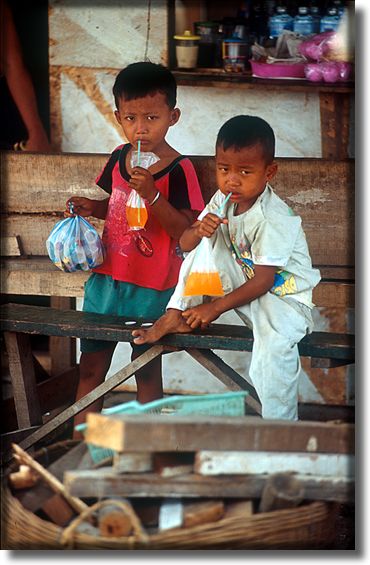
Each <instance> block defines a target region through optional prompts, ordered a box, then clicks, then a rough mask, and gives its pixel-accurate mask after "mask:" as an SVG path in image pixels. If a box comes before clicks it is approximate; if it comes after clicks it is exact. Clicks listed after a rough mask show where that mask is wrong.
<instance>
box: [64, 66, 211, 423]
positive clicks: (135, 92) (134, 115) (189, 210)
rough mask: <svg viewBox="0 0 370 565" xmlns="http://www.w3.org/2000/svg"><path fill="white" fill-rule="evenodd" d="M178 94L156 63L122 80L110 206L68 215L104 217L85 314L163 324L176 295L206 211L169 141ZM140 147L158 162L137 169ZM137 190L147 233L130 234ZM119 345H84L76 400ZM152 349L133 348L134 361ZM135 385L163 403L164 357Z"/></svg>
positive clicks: (76, 204)
mask: <svg viewBox="0 0 370 565" xmlns="http://www.w3.org/2000/svg"><path fill="white" fill-rule="evenodd" d="M176 90H177V87H176V81H175V79H174V77H173V75H172V73H171V72H170V71H169V70H168V69H166V68H165V67H163V66H162V65H157V64H154V63H149V62H140V63H133V64H131V65H129V66H128V67H126V68H125V69H123V70H122V71H121V72H120V73H119V74H118V75H117V77H116V80H115V84H114V86H113V94H114V98H115V103H116V108H117V109H116V111H115V117H116V119H117V121H118V123H119V124H120V126H121V128H122V130H123V133H124V135H125V137H126V138H127V140H128V143H127V144H124V145H120V146H119V147H117V148H116V149H115V150H114V151H113V153H112V154H111V156H110V158H109V160H108V162H107V164H106V165H105V167H104V169H103V171H102V172H101V174H100V175H99V176H98V178H97V179H96V183H97V184H98V185H99V186H100V187H101V188H102V189H103V190H104V191H105V192H106V193H108V194H109V196H108V198H105V199H104V200H91V199H89V198H83V197H78V196H72V197H71V198H70V199H69V200H68V201H67V211H66V212H65V215H70V213H69V212H68V210H69V205H70V204H71V203H72V204H73V212H74V213H76V214H79V215H81V216H94V217H96V218H101V219H105V225H104V230H103V236H102V238H103V243H104V246H105V250H106V257H105V260H104V263H103V264H102V265H101V266H100V267H98V268H96V269H93V273H92V275H91V276H90V278H89V279H88V281H87V283H86V285H85V295H84V305H83V310H84V311H85V312H95V313H100V314H111V315H118V316H124V317H126V318H127V317H128V318H131V319H133V320H136V319H137V318H146V319H157V318H159V317H160V316H161V315H162V314H163V313H164V312H165V309H166V305H167V302H168V300H169V298H170V296H171V295H172V293H173V290H174V287H175V285H176V283H177V279H178V274H179V270H180V266H181V261H182V260H181V256H180V255H179V253H178V240H179V238H180V236H181V234H182V233H183V231H184V230H185V229H186V228H188V227H189V226H190V225H191V224H192V223H193V222H194V220H195V219H196V217H197V215H198V214H199V211H200V210H201V209H202V208H203V206H204V203H203V198H202V194H201V191H200V187H199V183H198V179H197V176H196V173H195V170H194V167H193V165H192V163H191V161H190V160H189V159H188V158H186V157H184V156H181V155H180V154H179V153H178V152H177V151H176V150H175V149H174V148H173V147H171V146H170V145H169V144H168V143H167V141H166V139H165V136H166V134H167V131H168V129H169V128H170V127H171V126H173V125H175V124H176V123H177V122H178V120H179V118H180V110H179V109H178V108H176V107H175V106H176ZM138 142H140V151H141V154H142V155H143V156H144V155H145V153H148V152H150V153H154V154H155V155H156V156H157V157H158V158H159V160H158V161H157V162H155V163H154V164H153V165H151V166H150V167H149V169H144V168H143V167H140V166H134V167H132V165H131V157H132V153H133V152H134V151H135V150H137V149H138V145H139V144H138ZM132 189H135V190H136V192H137V193H138V194H139V195H140V196H141V197H142V198H143V199H144V200H145V206H146V210H147V213H148V220H147V223H146V225H145V231H143V230H141V232H132V231H130V228H129V226H128V223H127V219H126V204H127V199H128V196H129V194H130V192H131V190H132ZM141 233H142V235H141ZM115 346H116V343H112V342H108V341H98V340H84V339H82V340H81V352H82V354H81V360H80V381H79V385H78V390H77V398H76V399H77V400H79V399H80V398H82V397H83V396H85V395H86V394H87V393H89V392H90V391H91V390H93V389H94V388H96V387H97V386H98V385H99V384H101V383H102V382H103V381H104V379H105V376H106V373H107V372H108V369H109V366H110V363H111V360H112V355H113V352H114V349H115ZM147 347H148V346H135V345H133V353H132V359H135V358H136V357H138V356H139V355H140V354H141V353H143V351H145V349H146V348H147ZM135 379H136V383H137V400H138V401H139V402H141V403H145V402H149V401H151V400H155V399H157V398H161V397H162V396H163V386H162V374H161V359H160V358H157V359H154V360H153V361H152V362H151V363H149V364H147V365H146V366H145V367H143V368H142V369H140V370H139V371H137V372H136V375H135ZM101 407H102V401H101V400H99V401H97V402H95V403H94V404H92V405H91V406H90V407H89V408H87V409H86V410H84V411H82V412H80V413H79V414H78V415H77V416H76V418H75V424H78V423H81V422H83V421H84V420H85V418H86V412H88V411H98V410H100V409H101Z"/></svg>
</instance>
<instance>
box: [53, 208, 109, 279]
mask: <svg viewBox="0 0 370 565" xmlns="http://www.w3.org/2000/svg"><path fill="white" fill-rule="evenodd" d="M46 249H47V251H48V254H49V257H50V259H51V260H52V262H53V263H54V265H56V266H57V267H58V268H59V269H61V270H62V271H65V272H67V273H72V272H74V271H89V270H90V269H92V268H94V267H98V266H99V265H101V264H102V263H103V261H104V247H103V243H102V241H101V239H100V236H99V234H98V232H97V231H96V229H95V228H94V227H93V226H92V225H91V224H90V223H89V222H88V221H87V220H85V218H82V216H72V217H70V218H65V219H64V220H61V221H60V222H58V223H57V224H55V226H54V228H53V229H52V231H51V233H50V235H49V237H48V239H47V241H46Z"/></svg>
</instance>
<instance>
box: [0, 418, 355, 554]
mask: <svg viewBox="0 0 370 565" xmlns="http://www.w3.org/2000/svg"><path fill="white" fill-rule="evenodd" d="M353 433H354V429H353V425H351V424H346V423H341V422H326V423H314V422H286V421H268V420H261V419H260V418H253V417H213V416H194V415H192V416H181V417H180V416H172V415H171V416H163V415H154V414H153V415H152V414H146V415H142V414H141V415H115V416H112V415H111V416H107V415H102V414H89V415H88V419H87V430H86V434H85V441H84V442H80V443H77V445H74V446H73V447H72V448H71V449H70V450H68V452H67V453H65V454H63V455H62V456H61V457H59V458H58V459H57V460H56V461H55V462H53V463H52V464H51V465H49V466H48V468H44V467H43V466H42V465H40V464H39V463H37V462H36V461H34V459H33V458H32V457H31V456H30V455H29V454H27V453H25V452H24V451H23V450H21V449H20V448H19V446H16V445H14V446H13V447H14V454H15V457H16V459H17V461H18V463H19V465H20V466H22V468H21V471H22V472H23V473H25V471H26V470H25V467H27V466H28V467H29V470H28V472H26V476H27V477H28V478H29V481H30V486H27V487H24V488H21V489H17V486H16V484H15V483H14V480H15V479H16V477H14V476H13V477H12V478H11V477H9V482H11V481H13V482H12V487H11V494H10V496H12V497H14V498H13V499H12V503H13V504H12V505H9V507H8V509H7V512H8V513H9V512H13V513H14V512H15V510H14V508H15V509H16V508H18V509H19V507H18V506H16V505H15V504H14V499H18V500H17V501H16V502H19V503H20V504H21V505H22V506H21V508H23V509H24V511H27V512H28V514H29V515H28V518H27V521H28V524H30V522H32V520H30V515H31V514H30V513H31V512H32V513H33V516H34V517H35V519H36V517H37V519H40V518H42V520H43V521H44V522H45V523H49V524H50V526H51V525H52V526H53V527H54V528H55V527H56V528H57V529H56V530H55V531H54V530H53V534H52V535H51V534H50V536H49V538H50V539H51V538H53V543H52V546H53V547H54V548H71V547H75V548H85V549H87V548H94V547H97V548H103V547H104V548H107V549H109V548H110V549H124V548H132V549H141V548H144V547H145V548H158V549H159V548H161V549H166V548H168V549H170V548H172V549H195V548H224V549H225V548H233V549H243V548H244V549H245V548H254V549H271V548H292V549H293V548H307V549H309V548H317V547H321V548H322V547H324V548H327V549H331V548H335V547H333V543H334V542H333V540H334V537H335V524H336V516H337V512H338V508H339V507H340V506H342V505H344V504H345V505H349V506H351V505H354V437H353ZM15 473H18V470H16V471H15ZM13 475H14V473H13ZM35 476H38V477H39V480H35ZM13 518H14V516H13ZM17 524H18V525H20V524H21V520H20V518H19V516H18V517H17ZM39 526H40V525H38V528H37V531H40V530H39ZM29 530H30V528H29V527H28V531H29ZM43 530H44V532H46V531H47V528H46V527H45V526H44V527H43ZM22 535H23V533H21V532H20V531H18V538H17V533H16V532H14V531H12V532H11V535H10V542H9V543H10V546H11V547H12V548H14V544H15V545H16V546H17V543H18V545H20V546H21V547H22V546H24V545H25V546H26V547H29V546H28V545H27V543H26V542H24V543H22V540H21V538H22ZM49 538H48V544H50V543H51V541H50V539H49ZM17 540H18V541H17ZM35 544H36V545H35ZM39 547H50V545H47V544H46V546H45V544H44V543H43V541H42V539H40V540H39V541H38V542H37V541H36V542H35V540H33V548H39Z"/></svg>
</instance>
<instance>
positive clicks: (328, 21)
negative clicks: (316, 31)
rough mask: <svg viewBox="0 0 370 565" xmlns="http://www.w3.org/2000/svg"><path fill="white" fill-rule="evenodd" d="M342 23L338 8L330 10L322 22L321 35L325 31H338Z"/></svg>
mask: <svg viewBox="0 0 370 565" xmlns="http://www.w3.org/2000/svg"><path fill="white" fill-rule="evenodd" d="M339 22H340V17H339V16H338V11H337V9H336V8H328V11H327V13H326V14H325V16H323V17H322V18H321V21H320V33H322V32H323V31H337V29H338V26H339Z"/></svg>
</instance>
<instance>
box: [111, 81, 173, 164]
mask: <svg viewBox="0 0 370 565" xmlns="http://www.w3.org/2000/svg"><path fill="white" fill-rule="evenodd" d="M115 116H116V119H117V121H118V123H119V124H120V125H121V127H122V129H123V132H124V134H125V136H126V138H127V140H128V141H129V143H131V144H132V145H133V146H134V147H137V142H138V141H139V140H140V141H141V151H152V152H153V153H157V154H158V156H159V157H161V155H160V153H161V150H162V149H163V148H164V147H165V145H166V142H165V136H166V134H167V131H168V128H169V127H170V126H173V125H174V124H176V122H177V121H178V119H179V117H180V110H179V109H178V108H174V109H171V108H170V107H169V106H168V104H167V101H166V96H165V95H164V94H162V93H161V92H156V93H155V94H153V95H147V96H144V97H142V98H135V99H134V100H124V99H123V98H121V99H120V102H119V108H118V110H116V112H115Z"/></svg>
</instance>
